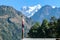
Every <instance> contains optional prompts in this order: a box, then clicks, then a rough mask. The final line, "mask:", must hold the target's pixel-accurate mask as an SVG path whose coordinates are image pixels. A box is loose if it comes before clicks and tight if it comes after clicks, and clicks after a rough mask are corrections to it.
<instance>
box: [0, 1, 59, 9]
mask: <svg viewBox="0 0 60 40" xmlns="http://www.w3.org/2000/svg"><path fill="white" fill-rule="evenodd" d="M37 4H40V5H41V6H44V5H51V6H57V7H60V0H0V5H7V6H12V7H14V8H15V9H17V10H21V8H22V7H23V6H34V5H37Z"/></svg>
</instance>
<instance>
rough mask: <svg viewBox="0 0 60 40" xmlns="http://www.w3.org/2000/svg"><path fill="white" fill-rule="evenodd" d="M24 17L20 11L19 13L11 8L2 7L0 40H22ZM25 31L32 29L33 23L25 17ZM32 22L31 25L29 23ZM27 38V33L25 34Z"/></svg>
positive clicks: (0, 12)
mask: <svg viewBox="0 0 60 40" xmlns="http://www.w3.org/2000/svg"><path fill="white" fill-rule="evenodd" d="M21 16H24V15H23V14H22V13H21V12H20V11H17V10H16V9H14V8H13V7H11V6H4V5H2V6H0V40H20V39H21V33H22V32H21V31H22V30H21V29H22V26H21V24H22V22H21V21H22V19H21ZM24 18H25V21H26V22H25V29H26V30H27V29H29V28H30V27H31V22H32V21H28V20H31V19H28V18H27V17H25V16H24ZM29 22H30V23H29ZM26 30H25V31H26ZM25 36H26V33H25Z"/></svg>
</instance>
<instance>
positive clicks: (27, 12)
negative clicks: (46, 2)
mask: <svg viewBox="0 0 60 40" xmlns="http://www.w3.org/2000/svg"><path fill="white" fill-rule="evenodd" d="M40 8H41V5H40V4H37V5H35V6H29V7H27V6H24V7H23V12H24V15H26V16H27V17H31V16H33V15H34V13H35V12H37V11H38V10H39V9H40Z"/></svg>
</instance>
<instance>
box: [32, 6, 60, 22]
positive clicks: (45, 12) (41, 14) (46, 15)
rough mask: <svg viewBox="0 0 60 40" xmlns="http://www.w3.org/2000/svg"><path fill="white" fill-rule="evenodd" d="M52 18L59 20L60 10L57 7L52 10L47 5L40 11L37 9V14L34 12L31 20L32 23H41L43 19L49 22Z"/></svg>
mask: <svg viewBox="0 0 60 40" xmlns="http://www.w3.org/2000/svg"><path fill="white" fill-rule="evenodd" d="M52 16H55V17H56V18H59V17H60V8H58V7H55V8H52V7H51V6H49V5H45V6H43V7H42V8H41V9H39V10H38V11H37V12H35V14H34V15H33V16H32V17H31V18H32V19H33V20H34V21H38V22H42V21H43V19H47V20H49V19H50V18H51V17H52Z"/></svg>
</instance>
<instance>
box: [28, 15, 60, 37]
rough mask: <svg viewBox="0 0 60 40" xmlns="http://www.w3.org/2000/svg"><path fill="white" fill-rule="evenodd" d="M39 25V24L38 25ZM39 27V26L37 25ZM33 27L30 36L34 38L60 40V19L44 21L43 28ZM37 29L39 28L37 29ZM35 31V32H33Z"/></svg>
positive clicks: (52, 18)
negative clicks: (55, 39) (58, 39)
mask: <svg viewBox="0 0 60 40" xmlns="http://www.w3.org/2000/svg"><path fill="white" fill-rule="evenodd" d="M38 24H39V23H38ZM35 25H37V24H35ZM35 25H33V26H32V28H31V29H30V31H29V33H28V35H29V37H32V38H60V18H58V19H57V18H55V17H54V16H53V17H51V19H50V21H49V22H48V21H47V20H46V19H44V20H43V22H42V24H41V26H39V25H37V26H38V27H37V26H35ZM36 27H37V28H36ZM33 31H34V32H33Z"/></svg>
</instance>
